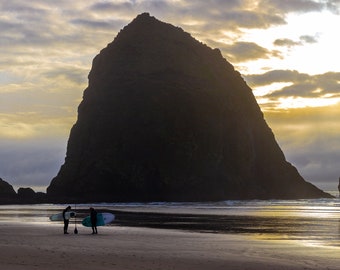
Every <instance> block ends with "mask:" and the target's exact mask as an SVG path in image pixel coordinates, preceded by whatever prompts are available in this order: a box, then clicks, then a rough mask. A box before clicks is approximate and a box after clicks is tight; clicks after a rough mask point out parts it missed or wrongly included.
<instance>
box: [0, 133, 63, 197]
mask: <svg viewBox="0 0 340 270" xmlns="http://www.w3.org/2000/svg"><path fill="white" fill-rule="evenodd" d="M0 149H1V151H0V160H1V163H0V172H1V177H2V178H3V179H6V181H7V182H9V183H10V184H11V185H13V186H15V187H16V188H18V187H27V186H30V187H33V188H34V189H35V190H36V191H46V190H45V188H46V186H47V185H48V184H49V182H50V181H51V176H53V175H56V174H57V172H58V170H59V168H60V164H62V161H63V160H62V157H63V156H65V152H66V150H65V149H66V141H65V140H60V139H59V140H56V139H46V138H44V139H40V140H39V141H35V140H32V141H31V140H26V141H23V140H17V141H13V140H4V139H2V140H1V142H0Z"/></svg>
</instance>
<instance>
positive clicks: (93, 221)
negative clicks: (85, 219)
mask: <svg viewBox="0 0 340 270" xmlns="http://www.w3.org/2000/svg"><path fill="white" fill-rule="evenodd" d="M90 217H91V224H92V234H97V233H98V231H97V211H96V210H94V208H93V207H91V208H90Z"/></svg>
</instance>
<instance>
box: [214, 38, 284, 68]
mask: <svg viewBox="0 0 340 270" xmlns="http://www.w3.org/2000/svg"><path fill="white" fill-rule="evenodd" d="M220 48H221V50H222V51H223V52H224V54H226V55H227V56H228V59H229V60H230V61H231V62H232V63H239V62H245V61H251V60H256V59H259V58H271V57H280V53H279V52H278V51H270V50H268V49H266V48H264V47H261V46H259V45H258V44H256V43H254V42H244V41H239V42H235V43H233V44H232V45H225V44H224V45H222V44H221V46H220Z"/></svg>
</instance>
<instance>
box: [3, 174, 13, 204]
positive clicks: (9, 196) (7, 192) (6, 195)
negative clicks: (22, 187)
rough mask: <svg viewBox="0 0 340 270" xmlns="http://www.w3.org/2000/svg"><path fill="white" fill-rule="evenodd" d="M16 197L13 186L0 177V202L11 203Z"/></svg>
mask: <svg viewBox="0 0 340 270" xmlns="http://www.w3.org/2000/svg"><path fill="white" fill-rule="evenodd" d="M16 199H17V193H16V192H15V190H14V188H13V187H12V186H11V185H10V184H9V183H7V182H6V181H4V180H2V178H0V204H7V203H13V202H14V201H15V200H16Z"/></svg>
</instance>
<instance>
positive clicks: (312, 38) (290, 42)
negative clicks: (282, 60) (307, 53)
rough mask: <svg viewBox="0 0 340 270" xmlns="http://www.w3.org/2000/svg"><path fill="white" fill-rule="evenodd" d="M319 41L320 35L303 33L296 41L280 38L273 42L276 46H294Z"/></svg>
mask: <svg viewBox="0 0 340 270" xmlns="http://www.w3.org/2000/svg"><path fill="white" fill-rule="evenodd" d="M317 42H318V36H317V35H316V36H310V35H303V36H300V39H299V40H298V41H294V40H292V39H289V38H280V39H276V40H275V41H274V42H273V44H274V45H275V46H281V47H294V46H302V45H304V44H306V43H309V44H313V43H317Z"/></svg>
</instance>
